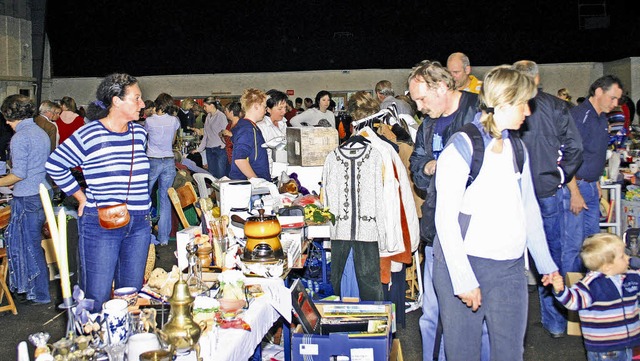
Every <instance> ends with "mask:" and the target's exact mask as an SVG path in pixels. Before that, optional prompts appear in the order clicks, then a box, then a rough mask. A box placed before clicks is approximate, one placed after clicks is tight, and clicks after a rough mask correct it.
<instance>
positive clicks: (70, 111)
mask: <svg viewBox="0 0 640 361" xmlns="http://www.w3.org/2000/svg"><path fill="white" fill-rule="evenodd" d="M60 107H61V108H62V112H61V113H60V118H58V120H56V125H57V126H58V134H59V135H60V139H59V140H58V142H60V143H62V142H64V141H65V140H66V139H67V138H69V136H70V135H71V134H73V132H75V131H76V130H78V129H79V128H80V127H81V126H83V125H84V117H83V116H82V115H80V114H78V108H77V107H76V101H75V100H74V99H73V98H72V97H62V99H60Z"/></svg>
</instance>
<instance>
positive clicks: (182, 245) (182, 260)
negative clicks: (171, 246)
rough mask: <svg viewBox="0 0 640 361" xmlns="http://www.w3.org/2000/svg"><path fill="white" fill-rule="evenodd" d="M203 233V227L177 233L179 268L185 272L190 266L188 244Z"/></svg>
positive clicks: (192, 227)
mask: <svg viewBox="0 0 640 361" xmlns="http://www.w3.org/2000/svg"><path fill="white" fill-rule="evenodd" d="M201 233H202V227H201V226H191V227H189V228H185V229H183V230H181V231H178V232H177V233H176V252H177V255H178V268H179V269H180V270H184V269H185V268H187V266H188V265H189V262H188V261H187V244H188V243H189V242H192V241H193V240H194V239H195V237H196V234H201Z"/></svg>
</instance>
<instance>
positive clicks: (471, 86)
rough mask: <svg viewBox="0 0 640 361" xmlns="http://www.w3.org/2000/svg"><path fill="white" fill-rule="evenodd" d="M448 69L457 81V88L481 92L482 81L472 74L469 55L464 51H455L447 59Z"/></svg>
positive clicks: (475, 92)
mask: <svg viewBox="0 0 640 361" xmlns="http://www.w3.org/2000/svg"><path fill="white" fill-rule="evenodd" d="M447 70H449V72H450V73H451V75H452V76H453V79H454V80H455V82H456V90H463V91H467V92H471V93H474V94H478V93H480V88H481V87H482V82H481V81H480V80H478V78H476V77H475V76H473V75H471V63H470V62H469V57H467V56H466V55H465V54H463V53H453V54H451V55H449V58H448V59H447Z"/></svg>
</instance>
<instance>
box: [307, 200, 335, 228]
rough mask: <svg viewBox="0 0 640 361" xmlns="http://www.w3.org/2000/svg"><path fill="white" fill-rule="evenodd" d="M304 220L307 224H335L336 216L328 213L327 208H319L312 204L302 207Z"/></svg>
mask: <svg viewBox="0 0 640 361" xmlns="http://www.w3.org/2000/svg"><path fill="white" fill-rule="evenodd" d="M304 220H305V221H306V222H307V223H308V224H323V223H326V222H327V221H331V224H335V223H336V216H335V215H334V214H333V213H331V212H330V211H329V208H320V207H318V206H317V205H316V204H314V203H312V204H307V205H306V206H304Z"/></svg>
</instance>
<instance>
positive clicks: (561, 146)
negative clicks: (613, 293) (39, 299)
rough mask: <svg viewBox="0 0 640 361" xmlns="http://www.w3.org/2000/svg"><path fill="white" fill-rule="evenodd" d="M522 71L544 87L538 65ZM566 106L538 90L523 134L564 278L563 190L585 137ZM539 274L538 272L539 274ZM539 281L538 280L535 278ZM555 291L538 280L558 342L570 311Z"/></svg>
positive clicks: (520, 66) (543, 309) (546, 320)
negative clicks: (567, 313) (565, 309)
mask: <svg viewBox="0 0 640 361" xmlns="http://www.w3.org/2000/svg"><path fill="white" fill-rule="evenodd" d="M513 67H514V68H515V69H516V70H519V71H520V72H522V73H524V74H526V75H529V76H531V77H532V78H533V79H534V82H535V83H536V85H538V84H540V74H539V72H538V64H536V63H535V62H534V61H531V60H520V61H518V62H515V63H514V64H513ZM567 104H568V103H567V102H565V101H563V100H561V99H559V98H558V97H555V96H553V95H551V94H549V93H545V92H543V91H541V90H540V89H538V94H537V95H536V96H535V97H534V98H533V99H532V100H531V101H530V102H529V108H530V109H531V115H529V116H528V117H527V118H526V120H525V122H524V124H523V125H522V127H521V128H520V131H521V133H522V140H523V141H524V143H525V145H526V146H527V151H528V152H529V156H530V165H531V174H532V175H533V183H534V187H535V191H536V197H537V198H538V204H539V205H540V212H541V213H542V220H543V224H544V231H545V235H546V237H547V244H548V245H549V251H550V252H551V257H552V258H553V261H554V262H555V263H556V265H558V267H560V274H561V275H562V276H564V275H565V273H566V270H565V267H566V266H567V265H564V266H565V267H563V264H562V260H564V259H565V257H563V254H564V253H565V252H566V251H567V247H565V245H564V241H565V237H564V233H565V232H564V231H565V229H564V213H563V186H565V185H566V183H567V182H568V181H569V180H570V179H571V178H572V177H573V175H574V174H575V173H576V171H577V170H578V167H579V166H580V164H581V163H582V139H581V137H580V134H579V133H578V130H577V129H576V126H575V123H574V122H573V119H572V118H571V115H570V114H569V108H568V107H567ZM534 274H536V276H537V273H536V272H534ZM536 278H538V280H539V277H536ZM551 291H552V290H551V288H550V287H544V286H542V284H540V283H539V282H538V293H539V296H540V314H541V317H542V327H543V328H544V329H545V330H546V331H547V333H548V334H549V335H551V337H553V338H558V337H562V336H564V334H565V331H566V328H567V320H566V318H565V316H564V314H566V312H565V311H564V308H563V307H562V305H560V304H558V303H557V302H556V301H555V297H554V296H553V294H552V292H551Z"/></svg>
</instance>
